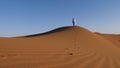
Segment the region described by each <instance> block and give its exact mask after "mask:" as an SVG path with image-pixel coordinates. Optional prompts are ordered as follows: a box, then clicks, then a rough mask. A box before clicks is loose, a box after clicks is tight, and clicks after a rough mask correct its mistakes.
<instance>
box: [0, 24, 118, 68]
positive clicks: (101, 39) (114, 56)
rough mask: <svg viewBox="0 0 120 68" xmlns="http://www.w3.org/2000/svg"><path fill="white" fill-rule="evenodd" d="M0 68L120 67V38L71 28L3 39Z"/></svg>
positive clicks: (1, 40) (0, 46) (0, 39)
mask: <svg viewBox="0 0 120 68" xmlns="http://www.w3.org/2000/svg"><path fill="white" fill-rule="evenodd" d="M0 68H120V35H107V34H96V33H94V32H91V31H89V30H87V29H84V28H82V27H79V26H75V27H72V26H68V27H62V28H58V29H55V30H53V31H50V32H47V33H43V34H37V35H30V36H22V37H16V38H0Z"/></svg>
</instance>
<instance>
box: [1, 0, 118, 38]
mask: <svg viewBox="0 0 120 68" xmlns="http://www.w3.org/2000/svg"><path fill="white" fill-rule="evenodd" d="M73 17H75V18H76V19H77V25H79V26H82V27H85V28H87V29H89V30H91V31H97V32H101V33H118V34H120V0H0V37H11V36H19V35H29V34H35V33H42V32H46V31H49V30H52V29H54V28H56V27H61V26H69V25H72V23H71V19H72V18H73Z"/></svg>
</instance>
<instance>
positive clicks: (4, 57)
mask: <svg viewBox="0 0 120 68" xmlns="http://www.w3.org/2000/svg"><path fill="white" fill-rule="evenodd" d="M15 56H17V54H1V55H0V58H2V59H7V58H11V57H15Z"/></svg>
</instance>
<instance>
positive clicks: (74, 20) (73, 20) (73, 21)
mask: <svg viewBox="0 0 120 68" xmlns="http://www.w3.org/2000/svg"><path fill="white" fill-rule="evenodd" d="M72 23H73V26H75V23H76V19H75V18H73V19H72Z"/></svg>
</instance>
